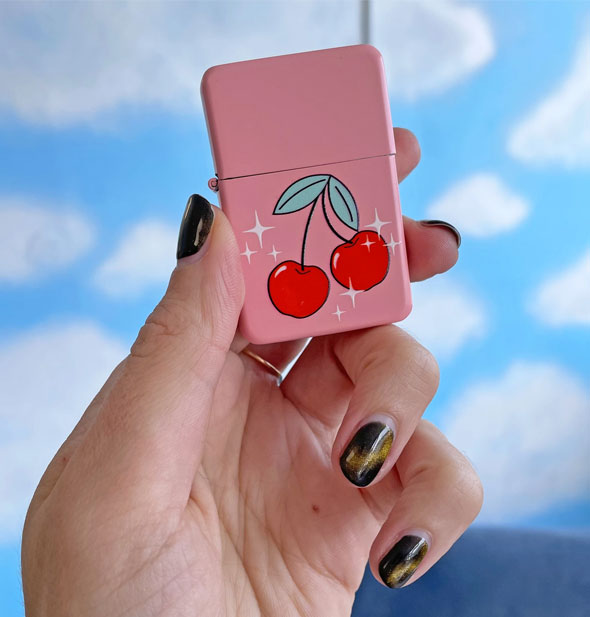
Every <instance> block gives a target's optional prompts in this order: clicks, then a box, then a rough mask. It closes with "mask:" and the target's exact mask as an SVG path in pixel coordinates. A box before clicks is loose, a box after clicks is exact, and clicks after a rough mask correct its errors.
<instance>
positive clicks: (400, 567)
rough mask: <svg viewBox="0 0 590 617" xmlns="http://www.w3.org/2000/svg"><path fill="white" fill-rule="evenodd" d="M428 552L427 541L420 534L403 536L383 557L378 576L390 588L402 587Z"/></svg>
mask: <svg viewBox="0 0 590 617" xmlns="http://www.w3.org/2000/svg"><path fill="white" fill-rule="evenodd" d="M427 552H428V542H427V541H426V540H425V539H424V538H422V537H420V536H404V537H403V538H402V539H401V540H399V541H398V542H397V543H396V544H395V545H394V547H393V548H392V549H391V550H390V551H389V552H388V553H387V555H385V557H383V559H382V560H381V563H380V564H379V576H381V579H382V580H383V582H384V583H385V584H386V585H387V586H388V587H391V588H392V589H397V588H398V587H402V586H403V584H404V583H405V582H407V581H408V580H409V579H410V577H411V576H412V575H413V574H414V572H416V570H417V568H418V566H419V565H420V562H421V561H422V560H423V559H424V557H425V555H426V553H427Z"/></svg>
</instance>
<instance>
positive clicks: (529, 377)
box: [443, 362, 590, 523]
mask: <svg viewBox="0 0 590 617" xmlns="http://www.w3.org/2000/svg"><path fill="white" fill-rule="evenodd" d="M443 429H444V431H445V433H446V434H447V436H448V438H449V439H450V441H451V442H452V443H453V444H455V445H456V446H457V447H458V448H459V449H460V450H463V451H464V452H465V453H466V454H467V455H468V456H469V458H470V459H471V460H472V461H473V463H474V465H475V467H476V469H477V471H478V472H479V474H480V477H481V478H482V481H483V485H484V490H485V500H484V507H483V510H482V513H481V515H480V517H479V521H481V522H494V523H495V522H502V521H516V520H518V519H519V518H522V517H525V516H527V515H532V514H535V513H540V512H543V511H544V510H546V509H548V508H550V507H551V506H554V505H557V504H559V503H562V502H564V501H568V500H574V499H579V498H588V497H590V465H589V464H588V463H589V460H588V459H589V456H590V454H589V453H590V391H589V390H588V387H587V386H585V385H584V384H583V383H582V382H581V381H580V380H579V379H578V378H577V377H576V376H574V375H572V374H570V373H569V372H567V371H566V370H565V369H563V368H562V367H560V366H556V365H554V364H544V363H529V362H515V363H514V364H512V366H510V368H509V369H508V370H507V371H506V373H505V374H504V375H502V376H501V377H500V378H498V379H496V380H490V381H484V382H481V383H478V384H474V385H472V386H470V387H468V388H467V389H466V391H465V392H464V393H463V394H462V395H460V396H459V397H458V398H457V400H456V401H455V402H454V404H452V405H451V407H450V409H449V415H448V416H447V418H446V422H445V423H444V426H443Z"/></svg>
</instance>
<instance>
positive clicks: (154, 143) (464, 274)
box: [0, 0, 590, 616]
mask: <svg viewBox="0 0 590 617" xmlns="http://www.w3.org/2000/svg"><path fill="white" fill-rule="evenodd" d="M371 23H372V28H371V32H372V36H371V42H372V43H373V44H375V45H376V46H377V47H378V48H379V49H380V50H381V52H382V53H383V56H384V60H385V66H386V71H387V78H388V87H389V92H390V98H391V111H392V118H393V121H394V124H395V125H398V126H405V127H407V128H410V129H411V130H412V131H414V132H415V133H416V135H417V136H418V138H419V140H420V143H421V146H422V161H421V163H420V165H419V167H418V169H417V170H416V171H415V172H414V173H413V174H412V175H411V176H410V178H408V179H407V180H406V181H405V182H404V183H403V184H402V186H401V199H402V208H403V210H404V213H405V214H407V215H409V216H412V217H415V218H442V219H446V220H449V221H451V222H452V223H454V224H455V225H456V226H457V227H458V228H459V229H460V230H461V232H462V234H463V244H462V246H461V249H460V255H461V256H460V261H459V264H458V265H457V267H456V268H454V269H453V271H452V272H451V273H450V274H448V275H444V276H441V277H439V278H437V279H434V280H432V281H429V282H426V283H420V284H416V285H414V288H413V291H414V305H415V308H414V311H413V313H412V315H411V316H410V318H409V319H408V320H407V321H406V322H404V324H403V325H404V327H406V328H407V329H408V330H409V331H410V332H411V333H412V334H414V335H415V336H416V337H417V338H418V339H419V340H420V341H421V342H423V343H424V344H425V345H426V346H428V347H430V348H431V349H432V350H433V351H434V353H435V354H436V356H437V358H438V359H439V362H440V366H441V387H440V390H439V393H438V394H437V396H436V398H435V400H434V402H433V404H432V405H431V407H430V408H429V410H428V411H427V414H426V417H428V418H429V419H431V420H432V421H434V422H435V423H436V424H437V425H439V426H440V427H441V428H442V429H443V430H445V432H446V433H447V435H448V436H449V437H450V439H451V440H452V441H453V442H454V443H455V444H456V445H457V446H458V447H459V448H460V449H461V450H463V451H464V452H466V453H467V455H468V456H469V458H470V459H471V460H472V461H473V463H474V465H475V466H476V468H477V469H478V471H479V473H480V475H481V477H482V479H483V482H484V487H485V490H486V497H485V504H484V508H483V511H482V513H481V515H480V517H479V519H478V523H477V524H498V525H509V526H521V527H527V528H533V527H534V528H538V527H544V528H551V529H568V530H579V529H585V530H586V531H588V530H590V464H589V455H588V452H589V451H590V437H589V435H590V413H589V412H590V362H588V356H589V353H588V349H589V348H590V329H589V328H590V240H589V238H590V235H589V233H588V229H589V227H590V175H589V171H590V3H588V2H571V3H570V2H566V1H561V2H540V1H537V2H493V3H492V2H490V3H483V2H480V3H469V2H466V3H457V2H447V1H443V0H437V1H436V2H421V1H414V2H394V1H382V2H374V3H373V7H372V22H371ZM0 40H1V41H2V45H1V46H0V162H1V163H0V375H1V376H2V377H1V387H0V598H2V603H1V604H2V608H0V615H2V616H3V615H4V614H6V615H21V614H22V608H21V600H20V583H19V573H18V567H19V566H18V560H19V557H18V543H19V535H20V530H21V528H22V521H23V516H24V513H25V511H26V506H27V504H28V501H29V499H30V497H31V494H32V492H33V490H34V487H35V485H36V483H37V481H38V479H39V477H40V475H41V473H42V472H43V470H44V468H45V466H46V464H47V463H48V461H49V460H50V458H51V456H52V454H53V453H54V452H55V450H56V449H57V447H58V446H59V444H60V443H61V442H62V440H63V439H64V438H65V437H66V435H67V434H68V432H69V431H70V429H71V427H72V426H73V425H74V423H75V422H76V420H77V418H78V417H79V416H80V415H81V413H82V411H83V409H84V408H85V406H86V405H87V403H88V402H89V401H90V399H91V398H92V397H93V395H94V394H95V392H96V391H97V389H98V388H99V387H100V385H101V384H102V382H103V381H104V379H105V378H106V377H107V375H108V374H109V372H110V371H111V370H112V368H113V367H114V366H115V365H116V364H117V362H118V361H119V360H120V359H121V358H122V357H123V356H124V355H125V354H126V352H127V350H128V348H129V346H130V344H131V342H132V341H133V339H134V336H135V333H136V332H137V330H138V329H139V327H140V326H141V324H142V323H143V321H144V319H145V317H146V316H147V315H148V313H149V312H150V310H151V308H152V307H153V306H154V304H155V303H156V302H157V301H158V299H159V298H160V296H161V294H162V293H163V291H164V289H165V286H166V282H167V278H168V276H169V273H170V271H171V269H172V268H173V266H174V252H175V244H176V236H177V229H178V224H179V222H180V218H181V216H182V212H183V209H184V205H185V203H186V199H187V197H188V195H190V194H191V193H193V192H200V193H202V194H204V195H206V196H208V197H209V198H210V199H211V200H212V201H215V196H214V194H213V193H210V192H209V190H208V189H207V180H208V178H209V177H211V176H212V175H213V168H212V162H211V157H210V151H209V145H208V139H207V134H206V128H205V123H204V119H203V115H202V111H201V103H200V99H199V80H200V77H201V75H202V73H203V71H204V70H205V69H206V68H207V67H208V66H211V65H213V64H220V63H223V62H228V61H235V60H245V59H250V58H256V57H264V56H269V55H277V54H281V53H289V52H296V51H306V50H311V49H321V48H326V47H332V46H337V45H347V44H354V43H357V42H358V41H359V10H358V3H357V2H354V1H352V0H351V1H345V0H343V1H341V2H329V1H315V2H311V1H310V2H298V1H293V0H291V1H290V2H288V3H287V2H254V1H245V0H244V1H242V2H233V3H227V2H223V1H218V2H215V3H213V2H211V3H208V2H193V3H177V2H164V3H160V2H150V3H149V4H145V3H139V2H134V3H81V2H79V3H65V2H62V3H45V2H43V3H25V2H18V3H9V2H3V3H1V4H0ZM3 611H6V612H3Z"/></svg>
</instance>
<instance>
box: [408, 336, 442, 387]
mask: <svg viewBox="0 0 590 617" xmlns="http://www.w3.org/2000/svg"><path fill="white" fill-rule="evenodd" d="M407 356H408V358H407V366H408V370H409V371H410V372H411V374H412V376H413V377H414V378H415V381H417V383H418V387H419V388H420V390H422V391H423V392H424V393H425V394H426V395H427V396H428V397H429V398H432V397H433V396H434V395H435V394H436V391H437V389H438V383H439V379H440V370H439V367H438V362H437V361H436V358H435V357H434V356H433V355H432V353H431V352H430V351H429V350H428V349H426V347H424V346H422V345H420V343H418V342H417V341H414V340H412V344H411V345H410V346H409V350H408V354H407Z"/></svg>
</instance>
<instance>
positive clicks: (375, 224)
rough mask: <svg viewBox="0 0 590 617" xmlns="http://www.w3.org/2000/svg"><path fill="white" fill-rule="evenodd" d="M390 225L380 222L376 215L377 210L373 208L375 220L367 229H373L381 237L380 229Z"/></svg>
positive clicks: (386, 222) (388, 222)
mask: <svg viewBox="0 0 590 617" xmlns="http://www.w3.org/2000/svg"><path fill="white" fill-rule="evenodd" d="M390 223H391V221H382V220H381V219H380V218H379V215H378V214H377V208H375V220H374V221H373V222H372V223H371V224H370V225H367V227H373V229H374V230H375V231H376V232H377V233H378V234H379V235H381V227H383V226H384V225H389V224H390Z"/></svg>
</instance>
